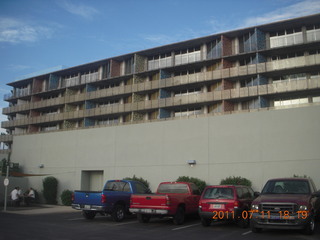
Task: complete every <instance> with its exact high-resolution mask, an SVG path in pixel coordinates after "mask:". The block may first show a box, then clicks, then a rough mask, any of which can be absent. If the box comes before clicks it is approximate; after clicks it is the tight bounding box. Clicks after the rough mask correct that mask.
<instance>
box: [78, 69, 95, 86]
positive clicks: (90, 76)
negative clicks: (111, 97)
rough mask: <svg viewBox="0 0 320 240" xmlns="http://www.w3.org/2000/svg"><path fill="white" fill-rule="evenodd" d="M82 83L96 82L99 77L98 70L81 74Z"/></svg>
mask: <svg viewBox="0 0 320 240" xmlns="http://www.w3.org/2000/svg"><path fill="white" fill-rule="evenodd" d="M80 79H81V84H84V83H90V82H95V81H97V80H98V79H99V73H98V70H92V71H88V72H84V73H82V74H81V77H80Z"/></svg>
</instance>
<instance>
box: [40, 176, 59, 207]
mask: <svg viewBox="0 0 320 240" xmlns="http://www.w3.org/2000/svg"><path fill="white" fill-rule="evenodd" d="M42 184H43V197H44V199H45V200H46V203H48V204H57V194H58V180H57V179H56V178H55V177H46V178H45V179H44V180H43V181H42Z"/></svg>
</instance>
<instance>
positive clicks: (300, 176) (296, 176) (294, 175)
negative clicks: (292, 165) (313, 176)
mask: <svg viewBox="0 0 320 240" xmlns="http://www.w3.org/2000/svg"><path fill="white" fill-rule="evenodd" d="M293 177H294V178H308V176H307V175H305V174H304V175H303V176H302V175H296V174H293Z"/></svg>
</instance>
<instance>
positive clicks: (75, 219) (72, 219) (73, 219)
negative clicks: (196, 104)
mask: <svg viewBox="0 0 320 240" xmlns="http://www.w3.org/2000/svg"><path fill="white" fill-rule="evenodd" d="M78 220H85V219H84V218H83V217H82V218H71V219H68V221H78Z"/></svg>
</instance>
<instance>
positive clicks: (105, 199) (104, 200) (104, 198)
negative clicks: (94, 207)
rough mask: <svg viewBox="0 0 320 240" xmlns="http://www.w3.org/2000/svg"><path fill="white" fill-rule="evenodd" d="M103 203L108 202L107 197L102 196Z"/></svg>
mask: <svg viewBox="0 0 320 240" xmlns="http://www.w3.org/2000/svg"><path fill="white" fill-rule="evenodd" d="M101 202H102V203H106V202H107V196H106V195H104V194H101Z"/></svg>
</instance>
